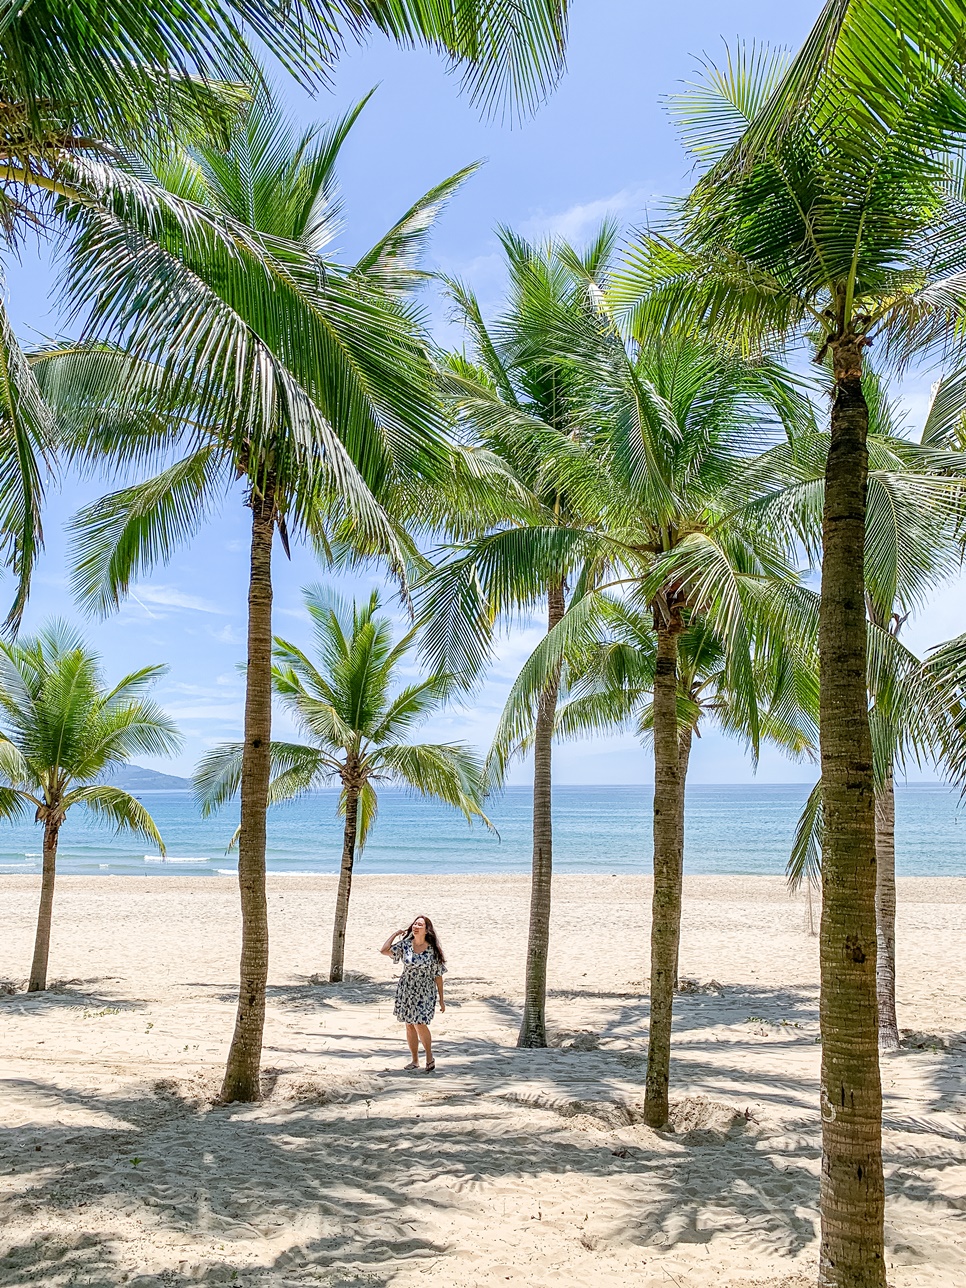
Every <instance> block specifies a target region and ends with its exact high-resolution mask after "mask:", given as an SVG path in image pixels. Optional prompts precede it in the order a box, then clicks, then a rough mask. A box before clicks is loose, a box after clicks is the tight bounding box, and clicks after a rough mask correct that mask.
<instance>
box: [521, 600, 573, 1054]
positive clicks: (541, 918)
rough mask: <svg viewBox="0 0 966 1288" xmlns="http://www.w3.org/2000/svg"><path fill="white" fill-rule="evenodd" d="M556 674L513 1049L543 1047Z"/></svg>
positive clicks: (536, 796)
mask: <svg viewBox="0 0 966 1288" xmlns="http://www.w3.org/2000/svg"><path fill="white" fill-rule="evenodd" d="M564 609H565V603H564V589H563V582H557V583H555V584H554V585H553V586H551V587H550V588H549V590H548V592H547V630H548V632H549V631H552V630H553V628H554V627H555V626H556V625H557V623H558V622H559V621H560V619H561V618H562V617H563V615H564ZM559 688H560V669H559V667H558V668H557V670H556V671H555V672H554V674H553V676H552V677H551V679H550V682H549V683H548V685H547V687H546V688H545V689H544V691H543V693H542V694H541V695H540V705H539V706H538V708H537V723H536V727H535V729H534V734H533V860H532V865H531V876H530V931H529V935H528V937H527V975H526V985H525V989H524V1001H523V1020H522V1022H521V1024H520V1034H519V1036H518V1037H517V1046H518V1047H545V1046H546V1045H547V954H548V952H549V949H550V900H551V885H552V878H553V807H552V800H551V789H552V772H551V754H552V749H553V727H554V723H555V721H556V718H557V693H558V690H559Z"/></svg>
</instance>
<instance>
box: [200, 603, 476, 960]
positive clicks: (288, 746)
mask: <svg viewBox="0 0 966 1288" xmlns="http://www.w3.org/2000/svg"><path fill="white" fill-rule="evenodd" d="M305 607H306V609H307V611H308V613H309V616H310V617H311V619H312V626H313V643H314V653H315V657H314V658H313V657H311V656H310V655H309V654H308V653H306V652H304V651H303V650H302V649H300V648H299V647H298V646H297V645H295V644H290V643H288V642H287V641H285V640H282V639H276V641H275V659H276V665H275V668H274V672H273V677H274V681H275V691H276V693H277V694H279V696H280V697H281V698H282V700H283V703H284V704H285V706H287V707H288V708H289V709H290V710H291V712H292V714H293V715H294V717H295V719H296V720H297V722H298V724H299V725H300V726H301V727H302V729H303V730H304V731H305V733H306V734H307V736H308V737H309V739H310V740H311V741H310V742H309V743H308V744H299V743H281V742H274V743H272V747H271V757H272V765H273V768H274V777H273V779H272V783H271V787H270V789H269V794H270V799H271V801H272V802H273V803H274V802H277V801H283V800H291V799H292V798H293V797H295V796H299V795H301V794H302V793H304V792H307V791H312V790H314V789H315V788H318V787H321V786H323V785H325V784H328V783H330V782H332V781H333V780H338V781H339V782H340V783H341V786H342V791H341V794H340V796H339V812H340V813H341V814H342V815H343V816H344V818H345V828H344V832H343V846H342V867H341V870H340V874H339V890H338V895H337V897H336V908H335V925H334V928H333V931H332V955H331V960H330V965H329V980H330V982H331V983H337V982H338V981H339V980H341V979H342V975H343V968H344V964H345V936H346V926H347V924H348V919H349V895H350V892H351V888H352V871H353V865H354V863H355V858H356V855H357V854H361V852H362V849H363V847H364V846H365V843H366V839H367V838H368V835H369V832H370V829H371V827H372V825H373V823H374V822H375V819H376V812H377V809H378V804H379V802H378V792H377V786H376V784H378V783H381V782H389V783H393V782H395V783H402V784H405V785H406V786H408V787H410V788H412V790H413V791H416V792H419V793H420V795H422V796H427V797H432V798H435V799H437V800H441V801H445V803H446V804H447V805H452V806H453V807H454V808H455V809H459V810H462V811H463V813H464V815H465V816H466V818H467V820H468V821H469V822H472V821H473V819H474V818H480V819H482V820H483V821H484V822H487V820H486V816H485V815H484V814H483V812H482V810H481V808H480V801H481V799H482V795H483V771H482V765H481V764H480V763H479V761H478V759H477V758H476V756H475V755H474V754H473V752H472V751H471V749H470V748H469V747H467V746H465V745H464V744H462V743H412V742H410V741H409V739H408V735H409V733H410V732H411V731H412V730H413V729H414V728H415V727H416V726H418V725H420V724H422V723H423V722H424V721H426V720H427V719H428V718H429V717H430V716H432V715H433V714H434V713H435V712H436V711H437V710H438V709H439V708H440V707H441V706H442V705H443V704H444V703H445V702H446V701H447V699H448V698H449V697H450V695H451V694H452V692H453V690H454V684H453V679H452V677H451V676H449V675H447V674H445V673H444V672H437V673H436V674H434V675H430V676H428V677H427V678H426V679H425V680H421V681H419V682H418V683H415V684H408V685H405V686H403V687H399V685H398V680H397V676H398V673H399V670H400V668H401V667H402V666H404V665H405V664H406V663H407V661H408V659H409V657H410V655H411V654H412V652H413V650H414V648H415V641H416V628H413V629H412V630H410V631H408V632H407V633H406V634H405V635H403V636H402V637H401V638H400V639H399V640H397V641H396V642H395V643H394V642H393V628H392V622H391V621H390V620H389V618H387V617H384V616H379V615H378V614H379V608H380V601H379V595H378V593H377V592H375V591H374V592H373V593H372V595H371V596H370V598H369V600H368V602H367V603H364V604H361V605H360V604H358V603H357V604H354V605H353V606H352V610H351V612H350V611H348V610H347V609H346V608H345V607H344V606H343V605H341V604H338V603H337V602H336V601H334V600H333V598H332V596H331V595H329V594H328V593H327V592H326V591H325V590H323V589H322V588H321V587H318V586H316V587H312V588H310V589H309V590H307V591H306V592H305ZM242 756H243V748H242V747H241V746H240V745H239V744H238V743H227V744H224V745H223V746H220V747H215V748H213V750H212V751H210V752H209V753H208V754H207V755H206V756H205V758H204V759H203V760H202V761H201V763H200V764H199V766H198V770H197V772H196V775H195V784H196V787H197V790H198V794H199V796H200V798H201V801H202V805H203V808H204V810H205V812H206V813H210V812H211V811H212V810H214V809H217V808H218V807H219V806H221V805H223V804H225V802H226V801H228V800H231V799H232V798H233V797H234V796H236V795H237V793H238V789H239V787H240V785H241V769H242Z"/></svg>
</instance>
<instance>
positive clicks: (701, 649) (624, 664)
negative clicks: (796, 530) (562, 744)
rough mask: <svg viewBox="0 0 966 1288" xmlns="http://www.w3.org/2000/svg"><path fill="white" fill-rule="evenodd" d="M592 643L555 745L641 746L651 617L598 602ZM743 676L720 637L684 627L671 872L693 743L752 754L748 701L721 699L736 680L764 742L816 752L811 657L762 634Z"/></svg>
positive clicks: (701, 626) (699, 624)
mask: <svg viewBox="0 0 966 1288" xmlns="http://www.w3.org/2000/svg"><path fill="white" fill-rule="evenodd" d="M596 626H597V630H598V631H599V638H598V639H597V640H596V641H594V642H591V643H589V645H588V641H587V640H580V641H577V643H576V648H577V654H576V657H575V659H574V664H573V669H574V671H575V673H576V675H577V677H578V678H577V680H576V682H575V683H574V684H573V686H572V687H571V690H570V692H569V693H568V696H567V701H566V702H565V703H563V704H562V705H561V707H560V709H559V711H558V714H557V723H556V733H557V736H558V737H566V738H574V737H586V736H594V735H598V734H602V733H606V732H608V731H612V730H614V729H627V730H629V731H631V732H634V733H636V734H637V735H638V736H639V737H640V738H641V739H642V740H646V741H649V740H650V739H651V738H652V736H653V730H654V705H653V701H652V694H653V689H654V676H655V671H656V663H657V651H656V640H655V636H654V625H653V620H652V617H651V616H650V615H649V614H648V613H647V612H643V611H641V610H640V609H639V608H637V607H635V606H634V605H632V604H629V603H627V602H626V601H624V600H620V599H614V600H607V599H602V600H601V602H600V610H599V614H598V616H597V621H596ZM763 643H764V644H765V646H766V647H765V648H757V649H756V650H755V654H754V669H753V673H752V674H751V675H750V676H749V675H746V674H745V673H743V672H742V673H740V674H739V675H738V676H734V675H731V676H729V674H728V671H727V668H726V665H725V662H726V656H725V649H724V646H723V644H722V641H721V639H720V637H719V636H718V635H717V634H716V633H715V631H714V630H712V629H711V627H710V625H709V624H708V622H707V621H705V620H703V619H702V618H701V617H700V616H697V617H693V618H692V619H691V620H689V622H688V626H687V629H686V630H685V631H684V632H683V633H682V634H681V637H680V641H679V646H678V668H677V671H678V699H677V711H678V749H679V751H678V755H679V776H680V783H679V787H680V795H679V801H678V810H679V820H680V821H679V828H680V848H681V853H680V856H679V865H680V864H683V861H684V840H685V837H684V832H685V823H686V814H685V790H686V784H687V774H688V768H689V766H690V760H691V751H692V747H693V743H694V739H695V738H700V737H701V734H702V730H703V729H704V728H706V727H707V725H708V724H709V723H714V724H717V725H718V727H719V728H720V729H721V730H722V732H724V733H725V734H726V735H728V736H731V737H734V738H737V739H739V740H741V741H742V742H744V743H745V744H746V746H747V747H748V749H749V750H750V751H751V752H752V754H753V755H754V754H755V752H756V746H757V741H753V740H752V739H750V738H749V729H748V727H747V725H746V723H745V722H746V719H747V713H748V711H749V709H750V707H751V705H752V700H750V699H749V697H748V696H747V695H739V696H738V698H737V700H736V697H735V695H734V694H732V693H731V692H730V691H729V687H728V685H729V683H732V682H734V680H735V679H738V681H739V682H741V683H747V682H749V681H750V682H751V683H752V684H753V685H754V688H755V697H754V700H753V701H754V705H755V706H756V708H757V711H758V718H759V724H760V730H759V739H758V741H760V739H765V740H767V741H768V742H770V743H772V744H773V745H775V746H777V747H779V748H781V749H782V750H783V751H784V752H786V753H787V754H788V755H790V756H792V757H794V758H801V757H803V756H813V755H814V753H815V750H816V748H817V745H818V727H817V722H816V718H817V711H818V671H817V667H816V666H815V664H814V657H813V651H810V650H809V649H808V647H807V644H806V645H802V646H796V644H795V642H794V641H793V640H788V639H782V640H777V639H775V638H773V637H770V636H769V635H767V634H766V636H765V638H764V640H763Z"/></svg>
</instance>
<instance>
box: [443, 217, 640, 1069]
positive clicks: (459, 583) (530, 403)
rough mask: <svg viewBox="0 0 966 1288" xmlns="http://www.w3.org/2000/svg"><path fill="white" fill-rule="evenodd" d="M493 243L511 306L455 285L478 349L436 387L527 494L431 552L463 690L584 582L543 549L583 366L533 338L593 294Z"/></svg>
mask: <svg viewBox="0 0 966 1288" xmlns="http://www.w3.org/2000/svg"><path fill="white" fill-rule="evenodd" d="M616 236H617V230H616V228H615V227H612V226H610V225H605V226H604V227H602V228H601V230H600V232H599V234H598V236H597V237H596V239H595V240H594V241H593V243H592V244H591V246H590V247H589V248H588V250H587V251H586V253H585V254H584V255H583V256H581V257H579V258H580V262H581V265H582V271H583V272H585V273H589V274H591V275H594V276H596V275H599V274H601V273H602V272H603V271H604V267H605V265H606V263H607V261H608V259H609V258H610V255H611V254H612V251H613V246H614V242H615V240H616ZM499 237H500V240H501V243H502V245H503V250H504V253H505V257H506V267H507V272H508V276H509V287H508V300H507V306H506V308H505V309H504V311H503V312H502V313H501V314H500V315H499V316H498V317H497V318H496V319H495V320H494V322H493V323H492V324H489V325H488V324H487V323H486V321H485V320H484V318H483V315H482V312H481V309H480V306H479V302H478V301H477V299H476V297H475V296H474V295H473V294H472V292H471V291H469V290H467V289H466V287H465V286H463V285H461V284H460V283H458V282H450V283H449V284H448V285H449V292H450V296H451V298H452V299H453V301H454V303H455V305H456V308H457V311H458V315H459V317H460V319H461V320H462V322H463V324H464V327H465V329H466V332H467V335H468V338H469V340H470V343H471V345H472V351H471V357H470V358H467V357H466V356H465V355H463V354H453V355H449V357H448V358H447V360H446V362H445V364H444V365H443V367H442V370H441V382H442V386H443V392H444V395H445V397H446V400H447V404H448V406H449V408H450V411H451V414H452V415H453V416H454V418H455V420H456V423H457V425H458V427H459V430H460V432H461V434H462V435H463V436H464V437H465V436H469V437H470V439H471V441H472V443H473V444H474V446H476V447H481V448H483V449H485V450H486V451H488V452H489V453H492V454H494V455H495V456H496V458H497V459H498V460H499V461H502V462H503V463H504V464H505V466H506V467H507V469H508V470H509V471H510V472H511V473H512V477H513V478H514V479H515V480H517V481H518V483H519V484H520V485H522V488H523V489H525V493H526V494H527V495H528V496H529V497H530V498H531V499H532V505H531V506H530V508H529V511H528V510H527V508H526V507H525V506H524V507H523V508H521V506H520V504H519V498H517V497H514V496H512V495H508V496H507V502H508V504H507V505H506V506H505V507H504V508H503V511H502V513H500V512H497V513H495V514H494V513H493V511H492V507H490V506H487V507H485V509H484V511H483V513H482V514H480V516H479V521H478V522H477V523H476V525H474V524H473V518H474V515H475V514H477V513H479V509H478V507H474V506H473V505H472V504H470V505H466V504H463V505H462V506H461V507H460V508H459V513H458V521H459V522H460V523H461V524H462V527H463V530H464V531H463V535H464V538H465V539H464V541H463V542H462V543H461V544H460V545H457V546H456V547H455V548H454V547H453V546H449V547H446V548H445V550H440V551H437V560H438V562H437V565H436V566H435V567H434V568H433V569H432V570H431V571H430V572H429V574H428V575H427V576H426V577H425V578H424V579H423V583H422V586H421V588H420V591H419V597H420V602H421V605H422V609H423V616H424V618H425V620H426V623H427V626H426V642H427V649H428V651H429V655H430V657H431V658H432V659H433V662H434V664H436V665H445V666H447V667H449V668H450V669H452V670H453V671H454V672H456V673H458V674H459V675H460V677H461V679H462V681H463V683H464V684H466V683H469V682H471V681H472V679H473V678H474V677H476V676H477V675H478V674H479V671H480V669H481V667H482V664H483V661H484V659H485V658H486V657H487V656H488V654H489V650H490V647H491V645H492V639H493V631H494V627H495V625H496V623H497V621H498V620H499V618H500V617H501V616H503V615H506V614H508V613H512V612H514V611H516V612H523V611H536V610H537V609H538V608H539V607H542V606H545V611H546V620H547V629H548V631H551V630H553V628H554V627H555V626H556V625H557V623H558V622H559V621H560V619H561V618H562V617H563V614H564V612H565V610H566V605H567V594H568V590H569V588H570V586H569V584H570V583H571V582H572V581H574V580H575V579H577V580H580V564H581V558H580V552H579V550H574V551H573V552H567V551H558V549H557V548H556V546H555V545H551V547H550V548H549V549H547V548H546V543H545V533H546V529H547V527H548V526H553V527H556V528H558V529H560V530H561V532H563V531H564V530H565V529H566V528H567V527H568V526H569V525H570V524H571V523H572V521H573V518H574V516H573V514H572V513H571V508H570V503H569V499H568V497H567V495H566V493H565V492H564V491H563V490H561V489H560V488H559V487H557V486H555V485H554V484H553V483H552V481H550V480H549V479H548V478H547V476H546V473H545V462H546V459H547V456H548V455H553V454H554V453H555V452H558V451H561V450H566V443H567V441H568V440H573V438H574V436H575V435H578V434H579V427H578V425H577V424H576V422H575V421H574V417H573V407H574V399H575V392H576V391H575V382H576V381H577V379H578V373H577V372H576V371H575V370H574V369H573V367H569V368H568V366H567V365H566V364H565V363H562V362H561V361H559V359H558V358H557V357H556V356H555V355H553V354H551V353H550V352H549V350H548V349H547V348H546V347H544V346H542V345H541V344H540V342H539V339H538V338H535V337H538V336H539V333H540V331H541V329H542V328H543V326H544V325H545V318H546V316H547V314H548V313H550V314H553V315H563V316H566V315H567V314H573V313H574V312H575V311H576V313H577V314H580V313H582V312H583V310H584V307H585V292H584V289H583V285H582V281H581V278H580V277H579V276H575V274H574V273H573V272H572V271H570V270H569V269H568V268H567V267H566V265H565V264H564V262H563V260H562V258H561V256H560V254H559V248H556V249H555V248H552V247H542V248H540V247H535V246H532V245H530V244H529V243H528V242H526V241H525V240H524V239H522V238H520V237H518V236H517V235H516V234H514V233H512V232H511V231H509V230H507V229H501V230H500V231H499ZM574 254H576V252H574ZM474 526H475V527H476V528H477V530H476V531H473V530H472V529H473V527H474ZM565 682H566V676H565V674H564V671H563V669H562V667H557V668H556V669H553V670H551V672H550V673H549V674H548V676H547V677H546V684H545V686H544V689H543V692H542V693H541V696H540V700H539V703H538V705H537V709H536V712H535V714H534V721H533V736H532V739H531V740H530V741H529V742H528V744H527V749H528V750H530V751H532V754H533V828H532V835H533V852H532V864H531V885H530V921H529V931H528V936H527V964H526V978H525V984H524V1005H523V1016H522V1019H521V1023H520V1032H519V1035H518V1038H517V1045H518V1046H520V1047H545V1046H546V1045H547V1029H546V996H547V955H548V951H549V944H550V910H551V892H552V877H553V808H552V778H553V773H552V756H553V750H552V747H553V731H554V721H555V715H556V709H557V700H558V695H559V692H560V688H561V684H562V683H565ZM494 753H495V754H494V755H493V756H491V758H490V775H491V781H492V782H494V783H498V782H500V781H502V779H503V777H504V775H505V771H506V769H507V766H508V762H509V760H510V753H509V751H507V750H504V751H501V750H500V749H499V748H494Z"/></svg>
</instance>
